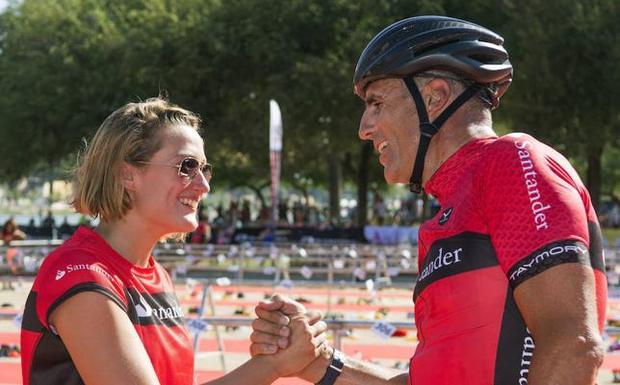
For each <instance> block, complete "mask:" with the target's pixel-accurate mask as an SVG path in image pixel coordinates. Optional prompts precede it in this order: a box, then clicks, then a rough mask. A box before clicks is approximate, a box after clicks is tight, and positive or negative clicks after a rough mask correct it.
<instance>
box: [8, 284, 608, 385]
mask: <svg viewBox="0 0 620 385" xmlns="http://www.w3.org/2000/svg"><path fill="white" fill-rule="evenodd" d="M15 286H16V290H13V291H8V290H2V291H0V305H3V307H2V309H0V311H3V312H9V313H16V312H19V311H20V310H21V309H20V308H21V306H22V305H23V303H24V302H25V299H26V296H27V294H28V290H29V289H30V282H29V281H24V282H23V283H22V284H20V285H15ZM272 292H273V288H270V287H233V286H228V287H214V288H213V300H214V304H215V311H216V315H217V316H232V315H233V314H234V313H235V312H243V311H246V312H248V313H249V312H251V311H252V309H253V307H254V305H255V304H256V302H257V301H258V300H259V299H261V298H263V297H264V296H265V295H268V294H271V293H272ZM278 292H284V293H285V294H288V295H290V296H292V297H294V298H297V299H302V300H305V301H307V302H306V306H307V307H308V308H313V309H319V310H321V311H323V312H327V311H328V310H329V311H331V312H333V313H339V314H342V315H343V316H346V318H347V319H353V320H359V319H365V320H372V319H375V318H376V317H378V316H379V315H380V314H379V312H384V313H385V312H387V314H386V315H385V318H384V319H385V320H386V321H387V322H391V321H392V322H395V321H411V317H412V313H411V310H412V307H411V292H410V291H408V290H396V289H389V290H382V291H380V292H378V293H376V294H375V296H374V298H373V297H372V296H371V294H370V293H369V292H368V291H366V290H360V289H354V288H343V289H340V288H339V289H332V290H331V295H329V296H328V289H327V288H296V289H290V290H286V289H279V290H278ZM177 293H178V296H179V299H180V300H181V302H182V305H183V306H184V307H185V310H186V311H187V312H188V311H189V309H190V308H192V307H196V306H199V303H200V296H201V290H200V288H199V287H196V286H193V287H191V286H187V285H178V287H177ZM328 302H331V305H330V306H329V309H328V305H327V303H328ZM612 306H616V305H615V302H614V303H613V304H612ZM612 310H613V311H615V309H612ZM220 331H221V335H222V338H223V341H224V344H223V345H224V351H225V353H224V354H223V359H222V355H220V354H219V352H217V350H218V348H217V343H216V334H215V331H214V330H209V331H207V332H205V333H203V335H201V339H200V344H199V353H198V354H197V357H196V368H197V371H198V376H199V379H200V380H206V379H211V378H216V377H218V376H220V375H221V374H222V373H223V372H224V370H223V367H222V361H223V363H224V365H225V369H226V371H230V370H232V369H234V368H235V367H237V366H238V365H240V364H241V363H242V362H244V361H245V360H247V359H248V358H249V354H248V353H247V352H248V346H249V341H248V336H249V333H250V331H249V328H247V327H241V328H238V329H236V330H228V331H226V330H224V328H223V327H220ZM18 342H19V332H18V329H17V326H16V325H15V324H14V322H12V321H10V320H5V321H0V343H18ZM416 343H417V341H416V339H415V336H414V334H413V332H411V331H410V332H409V333H408V334H407V335H406V336H403V337H399V338H396V337H392V338H389V339H387V340H385V339H382V338H380V337H379V336H377V335H375V334H374V333H373V332H371V331H369V330H355V331H354V332H353V334H352V335H351V336H350V337H347V338H345V339H344V340H343V346H342V348H343V350H344V351H345V353H346V354H349V355H354V356H357V357H360V358H364V359H369V360H373V361H375V362H378V363H381V364H383V365H388V366H399V367H405V366H406V364H407V362H408V358H409V357H410V356H411V354H412V353H413V350H414V347H415V344H416ZM614 367H618V368H620V355H609V356H608V357H607V358H606V360H605V364H604V365H603V369H602V370H601V373H600V376H599V384H600V385H607V384H612V383H613V382H612V372H611V370H612V368H614ZM16 384H21V374H20V360H19V358H0V385H16ZM276 384H278V385H294V384H308V383H307V382H304V381H301V380H297V379H281V380H279V381H278V382H277V383H276Z"/></svg>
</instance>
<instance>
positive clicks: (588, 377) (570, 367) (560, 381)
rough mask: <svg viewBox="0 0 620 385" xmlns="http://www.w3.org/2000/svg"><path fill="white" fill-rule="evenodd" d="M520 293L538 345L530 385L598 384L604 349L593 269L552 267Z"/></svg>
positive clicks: (520, 288)
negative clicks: (597, 378) (598, 321)
mask: <svg viewBox="0 0 620 385" xmlns="http://www.w3.org/2000/svg"><path fill="white" fill-rule="evenodd" d="M514 297H515V300H516V302H517V306H518V307H519V310H520V311H521V314H522V315H523V318H524V320H525V323H526V325H527V327H528V329H529V330H530V332H531V334H532V337H533V338H534V343H535V345H536V347H535V348H534V355H533V359H532V362H531V365H530V367H529V376H528V384H529V385H541V384H542V385H572V384H574V385H592V384H594V383H595V382H596V374H597V371H598V367H599V366H600V365H601V364H602V362H603V356H604V347H603V342H602V339H601V336H600V334H599V331H598V327H597V311H596V298H595V283H594V273H593V271H592V268H590V267H589V266H586V265H582V264H579V263H565V264H561V265H558V266H555V267H552V268H550V269H548V270H546V271H544V272H542V273H540V274H538V275H536V276H534V277H532V278H530V279H528V280H526V281H524V282H523V283H521V284H520V285H519V286H517V288H516V289H515V291H514ZM524 359H527V358H524Z"/></svg>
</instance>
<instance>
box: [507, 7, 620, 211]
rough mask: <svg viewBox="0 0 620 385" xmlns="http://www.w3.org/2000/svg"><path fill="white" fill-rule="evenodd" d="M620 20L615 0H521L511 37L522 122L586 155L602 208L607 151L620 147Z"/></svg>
mask: <svg viewBox="0 0 620 385" xmlns="http://www.w3.org/2000/svg"><path fill="white" fill-rule="evenodd" d="M619 18H620V3H618V2H617V1H614V0H587V1H586V0H553V1H549V0H544V1H543V0H540V1H538V0H529V1H515V4H514V9H513V10H512V23H511V26H510V28H509V31H511V33H509V34H508V37H509V39H508V45H509V49H510V50H511V52H512V56H511V60H512V62H513V65H514V67H515V78H514V81H513V86H512V87H511V90H510V92H509V93H508V94H507V97H506V98H504V99H505V107H507V109H508V110H509V112H510V118H511V120H512V121H513V122H514V126H515V127H518V128H519V129H524V130H526V131H530V132H533V133H536V134H537V135H538V136H540V137H541V138H542V139H544V140H549V141H551V142H552V143H555V144H558V145H557V147H559V149H560V150H562V151H563V152H565V153H567V154H568V155H576V156H578V157H582V158H584V159H585V160H586V161H587V173H586V178H585V179H586V185H587V187H588V189H589V191H590V193H591V196H592V202H593V204H594V206H595V207H598V203H599V200H600V191H601V190H600V189H601V167H602V159H603V155H604V154H605V152H606V151H608V149H609V148H610V147H617V146H618V145H619V144H620V135H618V133H619V132H620V114H619V113H618V111H617V107H616V106H617V105H618V103H619V97H618V96H619V93H620V89H619V87H618V86H617V84H618V81H620V71H619V70H618V68H617V63H618V61H619V60H620V49H619V47H618V41H619V40H620V27H619V26H618V23H617V21H618V19H619ZM524 20H526V21H527V25H526V27H524V26H523V21H524Z"/></svg>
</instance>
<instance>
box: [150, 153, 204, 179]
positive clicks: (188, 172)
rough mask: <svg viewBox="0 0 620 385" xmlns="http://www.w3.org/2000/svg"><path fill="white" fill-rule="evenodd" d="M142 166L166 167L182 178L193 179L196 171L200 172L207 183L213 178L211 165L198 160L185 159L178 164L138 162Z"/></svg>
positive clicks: (196, 173)
mask: <svg viewBox="0 0 620 385" xmlns="http://www.w3.org/2000/svg"><path fill="white" fill-rule="evenodd" d="M138 163H142V164H153V165H157V166H167V167H172V168H176V169H177V175H178V176H180V177H183V178H189V179H194V178H195V177H196V175H198V171H200V172H202V175H204V177H205V179H206V180H207V182H209V181H210V180H211V178H212V177H213V165H212V164H211V163H200V162H199V161H198V159H196V158H192V157H187V158H185V159H183V160H182V161H181V163H179V164H165V163H157V162H147V161H139V162H138Z"/></svg>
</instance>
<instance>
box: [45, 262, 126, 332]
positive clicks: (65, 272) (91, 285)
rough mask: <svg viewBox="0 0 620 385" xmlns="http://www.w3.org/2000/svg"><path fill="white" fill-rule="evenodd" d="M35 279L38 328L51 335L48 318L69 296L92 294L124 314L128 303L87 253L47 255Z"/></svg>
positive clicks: (117, 285) (106, 270) (108, 271)
mask: <svg viewBox="0 0 620 385" xmlns="http://www.w3.org/2000/svg"><path fill="white" fill-rule="evenodd" d="M48 259H49V260H46V261H45V262H48V263H44V264H43V266H41V270H40V271H39V273H38V275H37V281H38V282H37V287H38V290H37V301H36V313H37V318H38V319H39V320H40V322H41V324H42V325H43V326H44V327H45V328H47V329H50V330H52V331H54V330H53V328H50V325H49V316H50V314H51V313H52V312H53V311H54V309H56V308H57V307H58V306H59V305H60V304H62V303H63V302H64V301H66V300H67V299H69V298H71V297H72V296H74V295H76V294H78V293H81V292H84V291H93V292H97V293H101V294H102V295H104V296H106V297H108V298H110V299H111V300H112V301H113V302H114V303H116V304H118V305H119V306H120V307H121V308H122V309H123V310H124V311H127V299H126V296H125V291H124V289H123V285H122V284H121V283H120V280H119V279H118V278H116V277H115V276H114V274H113V273H112V272H111V269H110V268H109V267H108V266H106V265H105V264H104V263H103V262H101V261H100V260H98V259H97V258H96V256H95V255H93V254H92V252H90V251H86V250H83V251H82V250H72V251H71V253H68V254H65V255H54V256H52V255H50V257H48Z"/></svg>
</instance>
